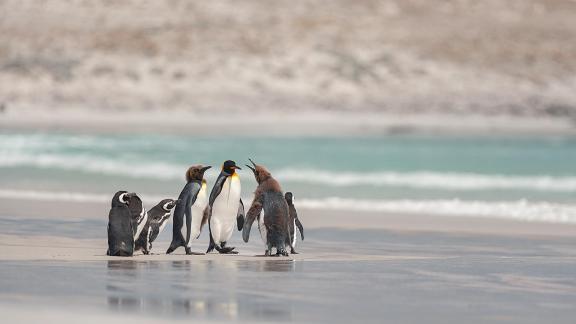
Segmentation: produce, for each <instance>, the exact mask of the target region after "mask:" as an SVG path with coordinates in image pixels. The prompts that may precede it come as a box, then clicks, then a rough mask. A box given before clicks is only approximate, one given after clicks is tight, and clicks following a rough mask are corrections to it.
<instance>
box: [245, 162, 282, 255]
mask: <svg viewBox="0 0 576 324" xmlns="http://www.w3.org/2000/svg"><path fill="white" fill-rule="evenodd" d="M250 162H252V164H253V165H254V167H251V166H249V165H246V166H247V167H248V168H250V170H252V172H254V177H255V178H256V181H257V182H258V187H257V188H256V191H255V192H254V200H253V201H252V206H250V209H249V210H248V213H247V214H246V223H245V224H244V230H243V231H242V238H243V239H244V242H248V239H249V238H250V228H251V227H252V223H253V222H254V220H255V219H256V217H259V216H260V215H261V214H262V211H264V215H263V216H261V217H262V221H261V222H260V231H261V234H262V236H263V238H264V237H265V242H264V243H265V244H266V252H265V255H271V254H272V248H276V255H277V256H278V255H284V256H288V252H286V240H287V239H288V242H290V232H289V230H288V220H289V217H290V215H289V211H288V203H287V202H286V199H285V198H284V194H283V193H282V189H281V188H280V184H279V183H278V181H276V179H274V178H273V177H272V175H271V174H270V172H269V171H268V170H266V168H264V167H263V166H260V165H256V163H254V162H253V161H252V160H250Z"/></svg>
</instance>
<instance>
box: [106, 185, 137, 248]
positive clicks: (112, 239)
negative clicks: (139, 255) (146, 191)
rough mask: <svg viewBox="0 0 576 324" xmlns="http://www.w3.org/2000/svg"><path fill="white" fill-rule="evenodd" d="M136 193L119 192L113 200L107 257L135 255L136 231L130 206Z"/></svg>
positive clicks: (109, 215)
mask: <svg viewBox="0 0 576 324" xmlns="http://www.w3.org/2000/svg"><path fill="white" fill-rule="evenodd" d="M135 196H136V194H135V193H128V192H127V191H118V192H117V193H116V194H115V195H114V197H113V198H112V208H111V209H110V212H109V213H108V251H107V252H106V254H107V255H112V256H132V255H133V254H134V231H133V223H132V217H131V214H130V209H129V208H128V204H129V203H130V200H132V198H133V197H135Z"/></svg>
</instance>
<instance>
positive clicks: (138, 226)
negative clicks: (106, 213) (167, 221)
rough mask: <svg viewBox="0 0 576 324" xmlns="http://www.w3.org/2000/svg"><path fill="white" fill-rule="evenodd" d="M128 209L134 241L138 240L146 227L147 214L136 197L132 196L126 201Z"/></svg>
mask: <svg viewBox="0 0 576 324" xmlns="http://www.w3.org/2000/svg"><path fill="white" fill-rule="evenodd" d="M128 209H130V217H131V219H132V231H133V233H134V241H136V240H137V239H138V237H139V236H140V233H142V230H143V229H144V226H145V225H146V221H147V220H148V213H147V212H146V208H144V205H143V204H142V199H140V197H138V195H136V194H133V195H132V196H131V197H130V200H129V201H128Z"/></svg>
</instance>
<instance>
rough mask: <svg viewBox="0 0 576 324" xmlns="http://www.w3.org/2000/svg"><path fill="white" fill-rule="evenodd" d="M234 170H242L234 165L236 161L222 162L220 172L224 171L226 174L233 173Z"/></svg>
mask: <svg viewBox="0 0 576 324" xmlns="http://www.w3.org/2000/svg"><path fill="white" fill-rule="evenodd" d="M236 170H242V169H241V168H240V167H239V166H237V165H236V162H234V161H232V160H228V161H226V162H224V164H223V165H222V172H225V173H227V174H230V175H232V174H234V172H236Z"/></svg>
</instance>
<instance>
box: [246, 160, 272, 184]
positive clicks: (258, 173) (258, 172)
mask: <svg viewBox="0 0 576 324" xmlns="http://www.w3.org/2000/svg"><path fill="white" fill-rule="evenodd" d="M248 160H250V162H251V163H252V165H254V167H251V166H249V165H248V164H246V166H247V167H248V168H249V169H250V170H252V172H254V177H255V178H256V182H258V184H260V183H262V182H264V181H266V180H267V179H268V178H270V177H272V175H271V174H270V171H268V170H266V168H265V167H263V166H261V165H258V164H256V163H254V161H252V159H248Z"/></svg>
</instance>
